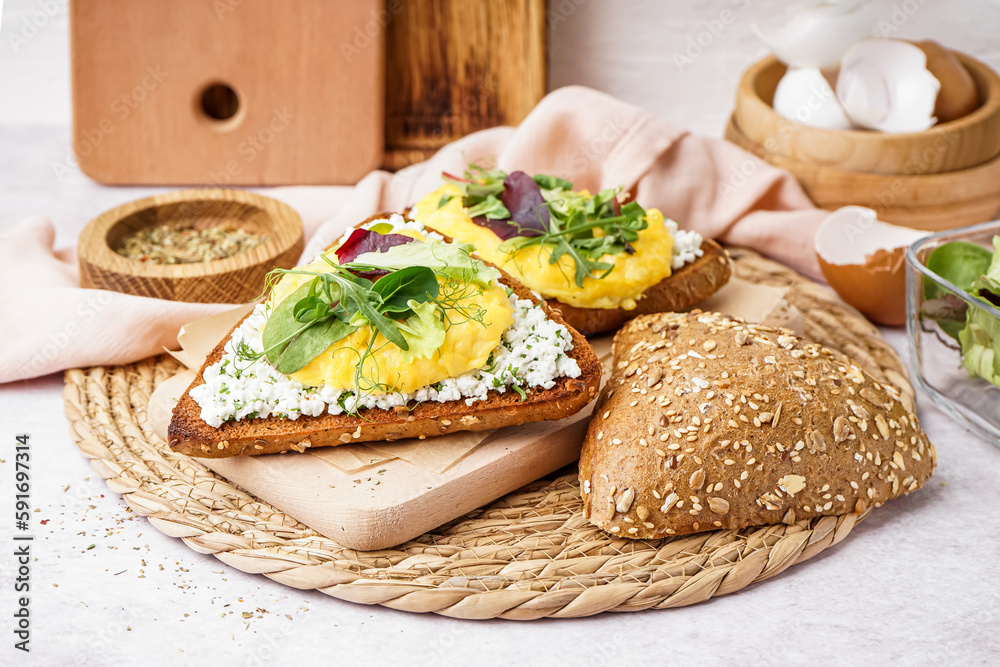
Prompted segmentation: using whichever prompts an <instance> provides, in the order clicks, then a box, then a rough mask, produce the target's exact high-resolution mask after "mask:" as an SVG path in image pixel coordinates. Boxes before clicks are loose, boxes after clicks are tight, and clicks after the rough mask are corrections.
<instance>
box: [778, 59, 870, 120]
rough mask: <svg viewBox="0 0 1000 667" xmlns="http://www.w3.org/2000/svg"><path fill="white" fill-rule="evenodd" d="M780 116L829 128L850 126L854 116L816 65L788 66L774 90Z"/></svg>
mask: <svg viewBox="0 0 1000 667" xmlns="http://www.w3.org/2000/svg"><path fill="white" fill-rule="evenodd" d="M774 110H775V112H777V114H778V115H779V116H783V117H785V118H788V119H790V120H794V121H796V122H798V123H802V124H803V125H809V126H812V127H821V128H824V129H827V130H849V129H851V127H852V125H851V119H850V118H848V117H847V114H846V113H845V112H844V109H843V107H841V106H840V102H839V101H838V100H837V95H836V94H835V93H834V92H833V88H831V87H830V84H829V82H827V80H826V78H825V77H824V76H823V73H822V72H820V71H819V70H818V69H816V68H815V67H793V68H789V70H788V71H787V72H785V75H784V76H783V77H781V81H779V82H778V88H777V89H776V90H775V91H774Z"/></svg>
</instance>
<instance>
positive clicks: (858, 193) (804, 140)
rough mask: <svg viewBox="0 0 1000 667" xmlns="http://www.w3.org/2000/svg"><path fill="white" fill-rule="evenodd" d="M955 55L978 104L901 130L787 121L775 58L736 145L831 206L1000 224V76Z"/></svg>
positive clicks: (729, 135)
mask: <svg viewBox="0 0 1000 667" xmlns="http://www.w3.org/2000/svg"><path fill="white" fill-rule="evenodd" d="M937 48H940V47H937ZM947 55H948V56H951V55H952V53H948V54H947ZM953 56H954V58H953V59H952V66H954V62H955V60H957V62H958V63H959V64H960V66H961V68H963V69H964V71H966V72H967V73H968V75H969V77H970V78H971V80H972V82H973V83H974V84H975V89H976V93H977V95H978V99H977V100H976V104H975V105H974V106H975V108H974V109H973V110H972V111H971V112H969V113H965V115H961V116H960V117H958V118H955V119H953V120H948V121H946V122H940V123H938V124H936V125H933V126H932V127H930V128H929V129H927V130H923V131H920V132H907V133H899V134H891V133H886V132H877V131H871V130H831V129H824V128H818V127H811V126H808V125H803V124H802V123H799V122H796V121H794V120H791V119H789V118H785V117H783V116H781V115H779V114H778V113H777V112H776V111H775V110H774V108H773V106H772V103H773V100H774V93H775V90H776V89H777V86H778V82H779V81H780V80H781V78H782V76H784V74H785V72H786V67H785V65H783V64H782V63H781V62H779V61H778V60H777V59H776V58H774V57H773V56H770V57H767V58H765V59H763V60H761V61H759V62H757V63H755V64H754V65H752V66H751V67H750V68H749V69H748V70H747V71H746V72H745V73H744V74H743V77H742V79H741V81H740V84H739V87H738V89H737V94H736V107H735V110H734V112H733V114H732V116H731V118H730V121H729V125H728V127H727V128H726V135H725V136H726V139H728V140H729V141H731V142H733V143H735V144H736V145H738V146H740V147H741V148H744V149H745V150H748V151H750V152H751V153H754V154H755V155H757V156H758V157H760V158H762V159H764V160H765V161H767V162H769V163H771V164H773V165H775V166H777V167H781V168H783V169H786V170H788V171H790V172H792V173H793V174H794V175H795V176H796V178H798V180H799V182H800V183H801V184H802V186H803V189H804V190H805V191H806V193H807V194H808V195H809V196H810V197H811V198H812V199H813V201H814V202H815V203H816V205H817V206H820V207H823V208H828V209H835V208H838V207H840V206H845V205H849V204H857V205H861V206H867V207H869V208H874V209H875V210H876V211H877V212H878V213H879V217H880V218H881V219H882V220H885V221H888V222H895V223H897V224H904V225H907V226H910V227H914V228H918V229H925V230H930V231H938V230H943V229H951V228H954V227H961V226H964V225H968V224H972V223H975V222H983V221H985V220H989V219H992V218H993V217H994V215H995V214H996V212H997V210H998V209H1000V189H998V188H997V187H996V183H997V182H998V180H997V179H998V178H1000V77H998V76H997V74H996V73H995V72H994V71H993V70H991V69H990V68H989V67H988V66H987V65H985V64H984V63H982V62H980V61H978V60H976V59H975V58H972V57H970V56H967V55H965V54H962V53H958V52H954V53H953ZM928 62H929V63H931V62H933V59H932V58H930V57H929V58H928ZM942 90H945V86H944V84H942ZM936 111H937V110H936ZM938 113H939V112H938ZM943 117H944V116H943V115H942V118H943Z"/></svg>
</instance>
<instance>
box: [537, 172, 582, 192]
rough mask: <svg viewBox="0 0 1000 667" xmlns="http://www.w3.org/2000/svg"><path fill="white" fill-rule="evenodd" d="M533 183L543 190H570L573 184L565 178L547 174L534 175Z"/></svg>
mask: <svg viewBox="0 0 1000 667" xmlns="http://www.w3.org/2000/svg"><path fill="white" fill-rule="evenodd" d="M535 183H538V187H540V188H543V189H545V190H572V189H573V184H572V183H570V182H569V181H567V180H566V179H565V178H559V177H558V176H549V175H547V174H535Z"/></svg>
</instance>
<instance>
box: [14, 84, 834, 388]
mask: <svg viewBox="0 0 1000 667" xmlns="http://www.w3.org/2000/svg"><path fill="white" fill-rule="evenodd" d="M483 159H486V160H493V159H495V160H496V162H497V164H498V165H499V166H500V167H502V168H504V169H507V170H514V169H523V170H524V171H527V172H529V173H550V174H556V175H559V176H562V177H565V178H568V179H569V180H571V181H573V183H574V184H575V185H576V186H577V187H581V188H589V189H592V190H594V189H600V188H606V187H613V186H618V185H621V186H624V187H625V188H626V189H634V191H635V192H636V194H637V197H638V199H639V201H640V202H641V203H642V205H643V206H646V207H656V208H659V209H660V210H662V211H663V213H664V214H665V215H667V216H669V217H672V218H674V219H676V220H677V221H679V222H680V223H681V226H682V227H683V228H687V229H694V230H697V231H699V232H700V233H701V234H703V235H704V236H706V237H713V238H719V239H721V240H723V241H726V242H729V243H734V244H740V245H745V246H748V247H751V248H754V249H756V250H758V251H760V252H762V253H764V254H766V255H769V256H771V257H774V258H776V259H778V260H779V261H781V262H783V263H785V264H788V265H789V266H792V267H793V268H796V269H798V270H799V271H801V272H803V273H806V274H807V275H810V276H818V275H819V269H818V266H817V264H816V259H815V256H814V253H813V252H812V238H813V235H814V233H815V229H816V227H817V226H818V225H819V223H820V222H821V221H822V219H823V217H825V215H827V212H826V211H822V210H820V209H816V208H815V207H814V206H813V204H812V203H811V202H810V201H809V199H808V198H807V197H806V195H805V194H804V193H803V192H802V190H801V188H799V186H798V184H797V183H796V182H795V180H794V178H793V177H792V176H791V175H790V174H788V173H786V172H783V171H781V170H778V169H775V168H773V167H770V166H768V165H766V164H764V163H763V162H761V161H759V160H757V159H756V158H754V157H753V156H751V155H750V154H749V153H746V152H744V151H742V150H740V149H739V148H736V147H735V146H733V145H731V144H728V143H726V142H724V141H722V140H721V139H712V138H706V137H697V136H692V135H690V134H688V133H687V132H685V131H683V130H682V129H680V128H677V127H675V126H673V125H672V124H670V123H669V122H667V121H666V120H664V119H663V118H660V117H658V116H656V115H655V114H653V113H650V112H648V111H645V110H643V109H640V108H638V107H635V106H632V105H629V104H626V103H624V102H621V101H619V100H616V99H614V98H612V97H610V96H608V95H605V94H603V93H600V92H597V91H595V90H591V89H588V88H582V87H578V86H572V87H567V88H561V89H559V90H557V91H554V92H553V93H551V94H549V95H548V96H547V97H546V98H545V99H543V100H542V101H541V102H540V103H539V104H538V106H537V107H536V108H535V110H534V111H533V112H532V113H531V114H530V115H529V116H528V118H526V119H525V121H524V122H523V123H522V124H521V125H520V126H519V127H518V128H516V129H515V128H495V129H491V130H484V131H482V132H477V133H475V134H472V135H469V136H467V137H464V138H462V139H460V140H458V141H456V142H454V143H452V144H450V145H448V146H446V147H445V148H443V149H442V150H441V151H439V152H438V153H437V154H436V155H435V156H434V157H432V158H431V159H430V160H428V161H427V162H424V163H421V164H418V165H414V166H412V167H409V168H407V169H404V170H402V171H400V172H398V173H396V174H389V173H386V172H381V171H376V172H372V173H371V174H369V175H368V176H366V177H365V178H364V179H362V180H361V182H359V183H358V184H357V186H355V188H354V189H353V192H351V193H350V195H349V196H347V197H346V198H343V197H342V194H341V193H340V191H339V190H338V191H337V192H336V193H335V196H334V195H331V196H332V197H333V198H334V199H335V200H341V199H342V200H343V204H342V205H340V206H339V207H338V208H336V213H335V214H334V215H333V216H332V217H331V218H330V219H328V220H326V221H325V222H324V223H322V224H320V225H319V226H318V228H316V226H315V225H313V224H308V222H309V221H308V220H307V224H306V231H307V235H309V236H310V238H309V239H308V243H307V246H306V250H305V252H304V256H305V257H312V256H314V255H315V254H316V253H317V252H319V251H320V250H321V249H322V248H323V247H325V246H326V245H327V244H329V243H330V242H332V241H333V240H335V239H336V238H337V237H338V236H339V235H340V234H341V233H342V231H343V229H344V228H346V227H347V226H349V225H351V224H354V223H356V222H358V221H360V220H363V219H364V218H366V217H368V216H370V215H372V214H373V213H377V212H379V211H389V210H394V211H398V210H402V209H403V208H405V207H406V206H408V205H410V204H412V203H413V202H415V201H416V200H417V199H419V198H420V197H421V196H423V195H424V194H426V193H427V192H430V191H431V190H433V189H435V188H437V187H438V186H439V185H440V183H441V180H440V175H441V171H443V170H444V171H452V172H461V171H462V170H463V169H464V167H465V165H466V164H467V163H468V162H470V161H474V160H483ZM318 190H320V189H317V188H277V189H275V190H272V191H269V192H268V194H270V195H272V196H274V197H276V198H279V199H282V200H284V201H286V202H289V203H291V204H292V205H293V206H295V205H296V202H297V201H301V202H302V206H304V207H308V208H310V209H311V210H316V209H317V208H322V206H321V200H322V194H317V191H318ZM333 208H334V207H333V206H331V209H330V210H332V209H333ZM96 213H98V212H97V211H95V212H94V214H96ZM314 228H315V232H313V229H314ZM53 239H54V231H53V227H52V223H51V222H49V221H48V220H45V219H44V218H39V217H33V218H29V219H27V220H24V221H23V222H21V223H19V224H18V225H16V226H15V227H13V228H12V229H9V230H7V231H5V232H4V233H3V234H2V235H0V340H3V341H4V344H3V345H2V346H0V382H10V381H13V380H18V379H22V378H29V377H36V376H39V375H45V374H47V373H52V372H54V371H58V370H62V369H65V368H73V367H79V366H90V365H99V364H121V363H127V362H131V361H136V360H138V359H142V358H145V357H148V356H150V355H153V354H156V353H158V352H160V351H161V350H162V349H163V346H168V347H173V346H175V345H176V335H177V331H178V329H179V328H180V326H181V325H183V324H184V323H185V322H189V321H192V320H195V319H198V318H200V317H204V316H206V315H209V314H212V313H214V312H219V311H221V310H224V309H225V308H230V307H231V306H223V305H213V304H186V303H175V302H170V301H161V300H157V299H149V298H145V297H134V296H127V295H123V294H116V293H108V292H102V291H99V290H85V289H81V288H80V287H79V282H78V279H77V267H76V258H75V253H74V252H73V251H72V250H70V251H56V250H54V249H53V247H52V244H53Z"/></svg>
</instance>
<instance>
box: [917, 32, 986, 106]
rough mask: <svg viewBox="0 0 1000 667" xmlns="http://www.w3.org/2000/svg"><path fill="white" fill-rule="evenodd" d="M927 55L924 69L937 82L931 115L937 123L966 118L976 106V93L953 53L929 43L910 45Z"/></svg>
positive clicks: (970, 80)
mask: <svg viewBox="0 0 1000 667" xmlns="http://www.w3.org/2000/svg"><path fill="white" fill-rule="evenodd" d="M914 44H915V45H916V46H918V47H920V49H921V50H922V51H923V52H924V54H925V55H926V56H927V69H928V70H929V71H930V73H931V74H933V75H934V76H935V78H937V80H938V81H940V82H941V90H940V91H939V92H938V96H937V102H936V103H935V105H934V115H935V116H937V119H938V123H947V122H948V121H950V120H955V119H956V118H961V117H962V116H966V115H968V114H970V113H972V112H973V111H975V110H976V109H977V108H978V107H979V91H977V90H976V83H975V81H973V80H972V76H971V75H970V74H969V72H968V70H966V69H965V67H963V66H962V63H961V62H960V61H959V59H958V58H957V57H955V54H954V53H952V52H951V51H950V50H949V49H946V48H945V47H943V46H941V45H940V44H938V43H937V42H935V41H933V40H925V41H922V42H914Z"/></svg>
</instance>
